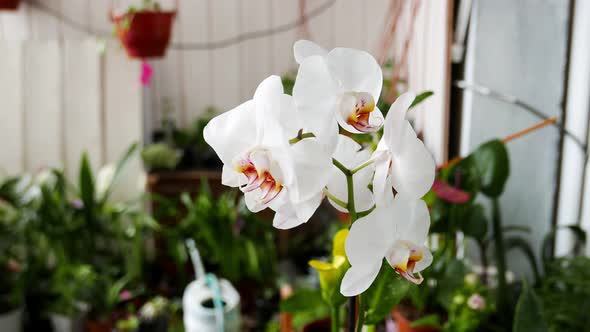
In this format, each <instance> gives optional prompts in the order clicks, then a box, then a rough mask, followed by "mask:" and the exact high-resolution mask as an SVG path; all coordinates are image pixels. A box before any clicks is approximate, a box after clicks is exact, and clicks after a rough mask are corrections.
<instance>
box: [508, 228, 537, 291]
mask: <svg viewBox="0 0 590 332" xmlns="http://www.w3.org/2000/svg"><path fill="white" fill-rule="evenodd" d="M504 245H505V246H506V247H505V248H506V252H509V251H510V250H512V249H519V250H520V251H522V252H523V253H524V254H525V256H526V257H527V259H528V260H529V263H530V264H531V268H532V269H533V273H534V274H535V280H536V281H539V280H540V278H541V275H540V274H539V268H538V266H537V260H536V258H535V252H534V250H533V248H531V245H530V244H529V243H528V242H527V241H526V240H525V239H523V238H521V237H517V236H513V237H508V238H506V239H505V240H504Z"/></svg>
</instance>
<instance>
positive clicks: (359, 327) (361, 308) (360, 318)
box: [356, 296, 365, 332]
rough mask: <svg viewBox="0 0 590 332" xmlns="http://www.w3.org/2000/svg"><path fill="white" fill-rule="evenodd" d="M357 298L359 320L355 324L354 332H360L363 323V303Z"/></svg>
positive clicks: (360, 298) (361, 299)
mask: <svg viewBox="0 0 590 332" xmlns="http://www.w3.org/2000/svg"><path fill="white" fill-rule="evenodd" d="M358 298H359V319H358V321H357V322H356V332H362V330H363V323H364V321H365V302H364V301H363V298H362V297H361V296H359V297H358Z"/></svg>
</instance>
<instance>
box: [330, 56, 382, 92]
mask: <svg viewBox="0 0 590 332" xmlns="http://www.w3.org/2000/svg"><path fill="white" fill-rule="evenodd" d="M325 59H326V63H327V64H328V67H329V68H330V73H331V74H332V76H333V77H334V78H335V80H336V81H337V82H338V84H339V86H340V88H341V89H343V90H344V91H357V92H368V93H370V94H371V95H372V96H373V98H374V99H375V101H377V100H379V96H380V95H381V89H382V87H383V73H382V71H381V66H379V64H378V63H377V61H376V60H375V58H374V57H373V56H372V55H371V54H369V53H367V52H365V51H361V50H355V49H350V48H335V49H333V50H332V51H330V52H329V53H328V54H327V55H326V56H325Z"/></svg>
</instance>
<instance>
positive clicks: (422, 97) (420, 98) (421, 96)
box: [410, 91, 434, 108]
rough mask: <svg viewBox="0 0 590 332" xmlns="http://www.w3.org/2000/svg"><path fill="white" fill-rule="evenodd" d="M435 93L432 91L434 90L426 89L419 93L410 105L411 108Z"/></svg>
mask: <svg viewBox="0 0 590 332" xmlns="http://www.w3.org/2000/svg"><path fill="white" fill-rule="evenodd" d="M433 94H434V92H432V91H424V92H422V93H421V94H419V95H417V96H416V98H415V99H414V101H413V102H412V105H410V108H412V107H414V106H416V105H418V104H420V103H421V102H423V101H425V100H426V99H428V98H429V97H430V96H432V95H433Z"/></svg>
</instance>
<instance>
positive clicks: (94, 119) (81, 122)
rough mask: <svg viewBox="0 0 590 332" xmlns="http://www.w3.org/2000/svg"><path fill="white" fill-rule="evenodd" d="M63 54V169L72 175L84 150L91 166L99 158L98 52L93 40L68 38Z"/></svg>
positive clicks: (100, 151)
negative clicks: (72, 39)
mask: <svg viewBox="0 0 590 332" xmlns="http://www.w3.org/2000/svg"><path fill="white" fill-rule="evenodd" d="M64 56H65V58H64V89H65V91H64V98H65V100H64V106H65V108H64V138H65V142H66V144H64V148H65V170H66V174H67V175H68V176H69V177H70V178H75V176H77V175H76V174H77V170H78V164H79V160H80V156H81V155H82V153H83V152H84V151H86V152H87V153H88V157H89V159H90V162H91V164H92V165H93V166H94V167H95V168H96V167H97V166H99V165H100V163H101V162H102V160H103V159H102V148H101V144H102V138H101V114H100V113H101V111H102V108H101V102H102V101H101V91H100V90H101V83H100V79H101V72H100V54H99V52H98V46H97V45H96V42H95V41H93V40H86V41H71V40H70V41H66V43H65V48H64Z"/></svg>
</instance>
